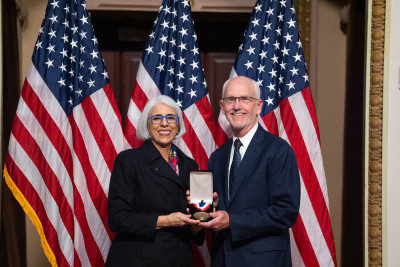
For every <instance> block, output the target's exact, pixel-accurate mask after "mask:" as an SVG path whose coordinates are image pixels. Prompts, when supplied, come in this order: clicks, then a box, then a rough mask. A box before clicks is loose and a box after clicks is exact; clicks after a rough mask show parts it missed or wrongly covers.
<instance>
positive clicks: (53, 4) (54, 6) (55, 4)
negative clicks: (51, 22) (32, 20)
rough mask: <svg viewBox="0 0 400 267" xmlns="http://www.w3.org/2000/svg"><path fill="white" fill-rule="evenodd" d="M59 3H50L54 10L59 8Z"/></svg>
mask: <svg viewBox="0 0 400 267" xmlns="http://www.w3.org/2000/svg"><path fill="white" fill-rule="evenodd" d="M58 2H59V1H57V2H56V1H55V0H54V1H53V2H51V3H50V5H52V6H53V9H54V8H56V7H59V6H58Z"/></svg>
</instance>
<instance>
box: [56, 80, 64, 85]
mask: <svg viewBox="0 0 400 267" xmlns="http://www.w3.org/2000/svg"><path fill="white" fill-rule="evenodd" d="M57 82H58V83H59V84H60V86H65V79H63V78H60V80H59V81H57Z"/></svg>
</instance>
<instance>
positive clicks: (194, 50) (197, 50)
mask: <svg viewBox="0 0 400 267" xmlns="http://www.w3.org/2000/svg"><path fill="white" fill-rule="evenodd" d="M190 51H192V52H193V54H194V55H196V54H198V53H199V48H198V47H193V49H192V50H190Z"/></svg>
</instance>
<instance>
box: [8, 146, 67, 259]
mask: <svg viewBox="0 0 400 267" xmlns="http://www.w3.org/2000/svg"><path fill="white" fill-rule="evenodd" d="M6 166H7V170H8V173H9V174H10V177H11V178H12V180H13V182H14V183H15V185H16V187H17V188H18V189H19V191H21V193H22V195H23V196H24V198H25V199H26V201H27V202H28V203H29V205H30V206H31V207H32V209H33V211H34V212H35V214H36V216H37V217H38V219H39V220H40V223H41V225H40V227H41V229H42V230H43V235H42V234H41V233H39V234H40V237H41V238H42V239H45V242H47V244H48V245H49V248H50V249H51V252H52V253H53V254H54V255H55V256H56V257H55V259H56V261H57V265H58V266H69V264H68V262H67V259H66V258H65V256H64V254H63V253H62V251H61V248H60V243H59V240H58V235H57V231H56V230H55V228H54V226H53V225H52V223H51V222H50V220H49V218H48V217H47V213H46V212H44V211H45V210H46V209H45V207H44V205H43V203H42V201H41V199H40V197H39V195H38V194H37V192H36V190H35V188H33V186H32V185H31V183H30V182H29V180H28V179H27V178H26V176H25V174H24V173H23V172H22V171H21V169H20V168H18V166H17V165H16V164H15V162H14V161H13V159H12V158H11V156H10V154H9V153H7V156H6ZM20 204H21V205H22V203H20ZM28 215H29V214H28ZM37 230H38V231H39V228H37ZM42 242H44V240H42ZM61 242H62V240H61ZM43 248H44V246H43Z"/></svg>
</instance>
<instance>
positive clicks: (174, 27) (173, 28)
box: [170, 23, 176, 32]
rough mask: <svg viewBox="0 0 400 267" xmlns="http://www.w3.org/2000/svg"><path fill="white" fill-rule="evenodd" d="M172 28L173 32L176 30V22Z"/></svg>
mask: <svg viewBox="0 0 400 267" xmlns="http://www.w3.org/2000/svg"><path fill="white" fill-rule="evenodd" d="M170 28H171V29H172V32H176V24H175V23H172V26H171V27H170Z"/></svg>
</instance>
